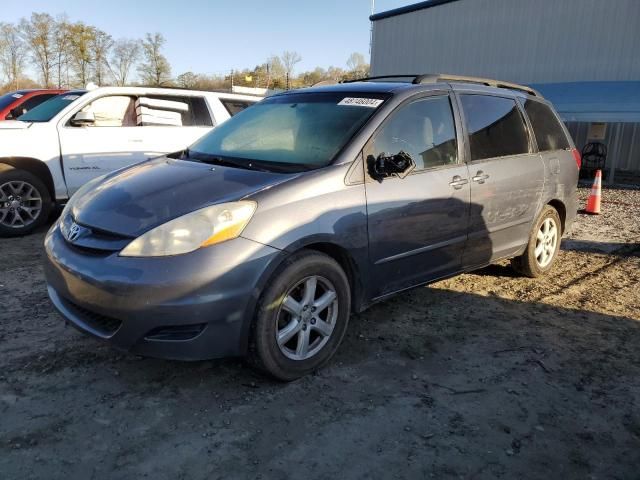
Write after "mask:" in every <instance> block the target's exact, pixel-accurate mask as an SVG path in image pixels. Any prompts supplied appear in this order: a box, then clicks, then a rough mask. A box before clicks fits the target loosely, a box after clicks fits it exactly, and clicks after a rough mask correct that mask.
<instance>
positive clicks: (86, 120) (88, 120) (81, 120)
mask: <svg viewBox="0 0 640 480" xmlns="http://www.w3.org/2000/svg"><path fill="white" fill-rule="evenodd" d="M94 123H96V117H95V115H94V114H93V112H78V113H76V114H75V115H74V117H73V118H72V119H71V125H73V126H74V127H86V126H87V125H93V124H94Z"/></svg>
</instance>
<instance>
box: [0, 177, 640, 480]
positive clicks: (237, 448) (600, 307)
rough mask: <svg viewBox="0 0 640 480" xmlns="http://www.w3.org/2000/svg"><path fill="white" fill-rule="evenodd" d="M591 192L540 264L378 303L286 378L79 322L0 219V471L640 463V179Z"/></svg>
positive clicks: (540, 469)
mask: <svg viewBox="0 0 640 480" xmlns="http://www.w3.org/2000/svg"><path fill="white" fill-rule="evenodd" d="M586 192H587V190H585V189H581V190H580V192H579V194H580V196H581V204H583V203H584V197H585V195H586ZM603 199H604V203H603V215H601V216H597V217H595V216H586V215H579V216H578V219H577V222H576V224H575V225H574V228H573V230H572V231H571V232H570V233H569V235H568V238H567V237H566V238H565V240H564V243H563V249H562V252H561V254H560V258H559V261H558V262H557V264H556V266H555V267H554V270H553V271H552V274H551V275H549V276H547V277H545V278H542V279H539V280H532V279H528V278H522V277H518V276H516V275H515V274H513V273H512V271H511V270H510V269H509V268H508V262H502V263H500V264H499V265H494V266H491V267H488V268H485V269H483V270H481V271H478V272H475V273H472V274H466V275H462V276H459V277H455V278H452V279H449V280H446V281H441V282H438V283H436V284H433V285H431V286H430V287H424V288H419V289H417V290H413V291H411V292H410V293H407V294H404V295H400V296H398V297H396V298H394V299H392V300H389V301H386V302H384V303H380V304H378V305H376V306H374V307H373V308H371V309H370V310H368V311H366V312H365V313H363V314H361V315H355V316H353V317H352V318H351V323H350V325H349V330H348V333H347V336H346V338H345V341H344V343H343V344H342V346H341V348H340V350H339V353H338V355H337V357H336V358H335V360H334V361H333V362H332V363H331V364H330V365H329V366H328V367H327V368H325V369H323V370H322V371H320V372H319V373H318V374H316V375H314V376H311V377H308V378H303V379H302V380H299V381H297V382H294V383H291V384H281V383H276V382H273V381H271V380H269V379H267V378H266V377H264V376H262V375H260V374H259V373H256V372H255V371H254V370H252V369H251V368H249V367H248V366H246V365H245V364H244V363H243V362H242V361H241V360H234V359H231V360H224V361H211V362H202V363H177V362H168V361H161V360H153V359H143V358H138V357H134V356H130V355H126V354H122V353H119V352H117V351H114V350H113V349H110V348H109V347H108V346H106V345H103V344H101V343H98V342H97V341H95V340H93V339H90V338H88V337H86V336H84V335H81V334H79V333H78V332H76V331H75V330H74V329H72V328H71V327H65V326H64V323H63V321H62V319H61V318H60V317H59V316H58V315H57V314H56V313H55V311H54V309H53V307H52V306H51V305H50V303H49V301H48V298H47V295H46V288H45V284H44V279H43V275H42V267H41V264H42V255H43V250H42V240H43V236H44V231H41V232H40V233H38V234H36V235H32V236H30V237H25V238H14V239H0V250H1V251H2V260H1V261H2V268H0V306H1V307H0V419H1V420H0V472H2V473H1V474H0V477H2V478H85V479H89V478H123V479H124V478H141V477H149V478H157V479H163V478H167V479H177V478H208V479H213V478H260V477H269V478H380V477H385V478H431V477H433V478H489V477H503V478H545V477H547V478H637V475H638V472H639V471H640V289H639V288H638V287H639V285H640V190H611V189H608V190H605V191H604V193H603Z"/></svg>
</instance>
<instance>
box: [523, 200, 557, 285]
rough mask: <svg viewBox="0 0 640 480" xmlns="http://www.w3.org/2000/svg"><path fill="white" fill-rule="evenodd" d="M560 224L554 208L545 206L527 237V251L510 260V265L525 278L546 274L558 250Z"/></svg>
mask: <svg viewBox="0 0 640 480" xmlns="http://www.w3.org/2000/svg"><path fill="white" fill-rule="evenodd" d="M561 237H562V223H561V222H560V215H558V212H557V210H556V209H555V208H553V207H552V206H550V205H545V207H544V208H543V209H542V212H540V215H539V216H538V219H537V220H536V223H535V225H534V228H533V229H532V231H531V234H530V235H529V243H528V244H527V249H526V250H525V251H524V253H523V254H522V255H520V256H519V257H516V258H513V259H512V260H511V265H512V266H513V268H514V269H515V270H516V271H517V272H520V273H522V274H523V275H526V276H527V277H531V278H537V277H540V276H541V275H544V274H545V273H547V272H548V271H549V270H551V268H552V267H553V264H554V262H555V260H556V257H557V256H558V251H559V250H560V239H561Z"/></svg>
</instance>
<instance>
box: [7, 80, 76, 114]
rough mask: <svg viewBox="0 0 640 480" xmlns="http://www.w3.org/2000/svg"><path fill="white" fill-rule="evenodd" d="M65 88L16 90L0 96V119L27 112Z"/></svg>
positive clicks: (62, 91)
mask: <svg viewBox="0 0 640 480" xmlns="http://www.w3.org/2000/svg"><path fill="white" fill-rule="evenodd" d="M64 92H66V90H54V89H44V88H39V89H32V90H16V91H15V92H9V93H7V94H5V95H2V96H1V97H0V121H2V120H15V119H16V118H18V117H19V116H20V115H22V114H24V113H27V112H28V111H29V110H31V109H32V108H33V107H37V106H38V105H40V104H41V103H42V102H44V101H45V100H49V99H50V98H51V97H55V96H56V95H58V94H60V93H64Z"/></svg>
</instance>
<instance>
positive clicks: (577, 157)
mask: <svg viewBox="0 0 640 480" xmlns="http://www.w3.org/2000/svg"><path fill="white" fill-rule="evenodd" d="M571 153H573V158H574V159H575V160H576V165H577V166H578V170H580V167H581V166H582V157H581V156H580V152H579V151H578V149H577V148H574V149H573V150H571Z"/></svg>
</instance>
